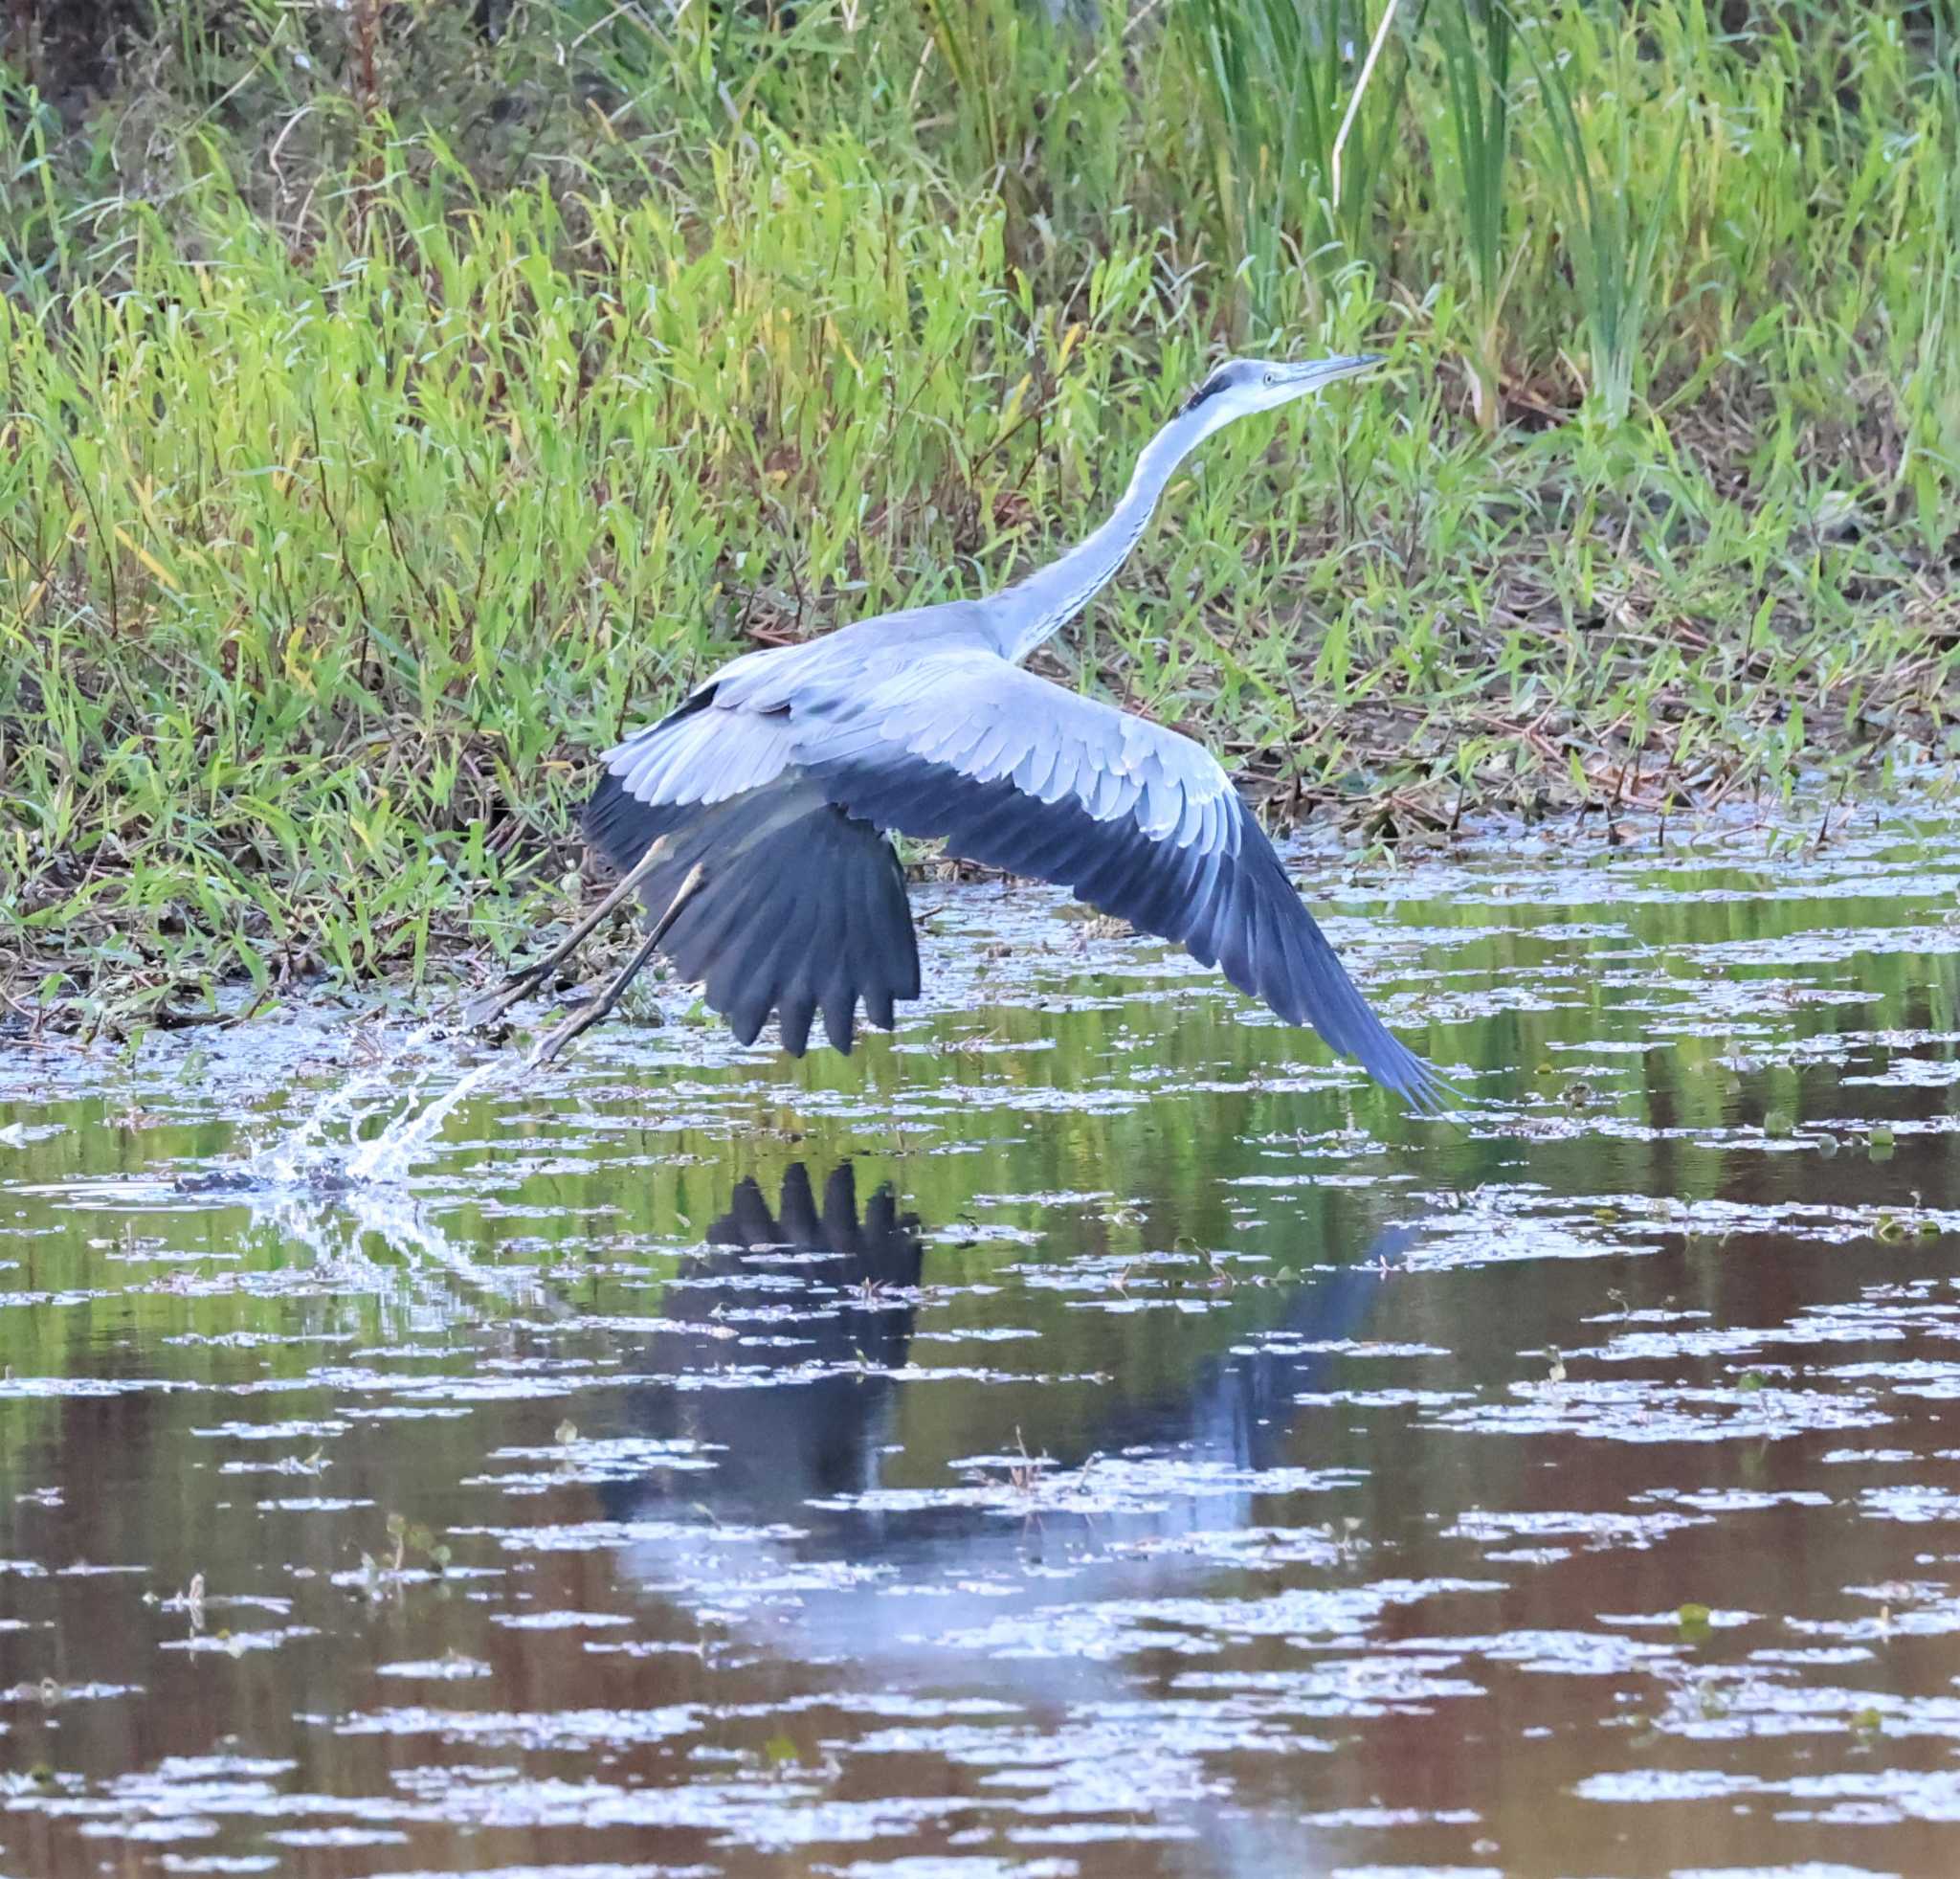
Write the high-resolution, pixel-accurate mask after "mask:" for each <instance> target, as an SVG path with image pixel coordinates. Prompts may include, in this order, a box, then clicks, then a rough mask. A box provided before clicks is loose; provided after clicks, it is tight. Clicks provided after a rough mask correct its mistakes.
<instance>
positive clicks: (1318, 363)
mask: <svg viewBox="0 0 1960 1879" xmlns="http://www.w3.org/2000/svg"><path fill="white" fill-rule="evenodd" d="M1381 362H1382V355H1381V354H1380V353H1379V352H1356V353H1353V354H1351V355H1350V356H1348V357H1346V358H1333V359H1306V360H1303V361H1301V362H1299V363H1298V364H1295V363H1293V362H1290V361H1288V360H1285V359H1228V360H1227V361H1226V362H1225V363H1224V364H1223V365H1222V366H1220V367H1219V368H1218V369H1217V370H1216V371H1214V372H1213V373H1212V375H1211V376H1210V377H1209V378H1207V379H1206V380H1205V382H1204V383H1203V384H1202V385H1200V386H1199V387H1198V389H1197V390H1196V391H1193V392H1192V394H1191V396H1190V397H1189V398H1187V399H1186V400H1185V402H1184V406H1183V409H1182V410H1180V411H1179V412H1178V415H1179V416H1180V417H1183V416H1185V415H1187V414H1190V413H1192V412H1194V411H1201V412H1204V413H1205V414H1207V415H1208V416H1209V417H1210V418H1211V420H1212V421H1211V423H1210V424H1208V425H1207V427H1206V429H1207V431H1208V432H1210V431H1214V430H1216V429H1217V427H1218V426H1219V425H1220V424H1229V423H1230V422H1231V421H1232V420H1233V419H1234V418H1235V417H1245V416H1248V415H1250V414H1252V413H1253V412H1256V411H1273V410H1275V409H1277V408H1278V407H1279V406H1281V405H1286V404H1291V403H1292V402H1293V400H1294V399H1295V398H1303V397H1304V396H1305V395H1306V394H1307V393H1308V392H1309V391H1319V390H1320V388H1321V387H1322V386H1323V385H1331V384H1333V382H1334V381H1335V380H1336V379H1337V378H1353V377H1354V376H1355V375H1356V374H1357V373H1359V372H1365V371H1372V370H1373V369H1375V367H1377V366H1378V365H1380V364H1381Z"/></svg>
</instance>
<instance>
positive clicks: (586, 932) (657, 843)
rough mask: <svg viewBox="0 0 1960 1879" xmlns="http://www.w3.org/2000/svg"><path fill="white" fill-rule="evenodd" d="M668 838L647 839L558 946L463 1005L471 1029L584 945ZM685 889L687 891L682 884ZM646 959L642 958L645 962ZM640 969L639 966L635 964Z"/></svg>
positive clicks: (655, 861) (669, 915)
mask: <svg viewBox="0 0 1960 1879" xmlns="http://www.w3.org/2000/svg"><path fill="white" fill-rule="evenodd" d="M666 846H667V839H666V837H664V836H656V837H655V838H654V839H653V840H652V841H650V842H648V843H647V852H646V853H645V854H644V855H642V856H641V857H640V858H639V860H638V861H635V863H634V864H633V866H632V867H631V868H630V869H628V871H627V872H626V873H625V874H623V875H621V876H620V878H619V881H618V883H617V884H615V885H614V887H613V889H612V892H611V893H610V894H608V895H607V896H606V898H605V899H604V900H603V901H601V902H600V903H599V905H598V906H595V907H594V908H593V909H592V910H591V912H590V913H589V914H587V915H586V917H585V918H584V919H583V920H581V921H580V922H579V923H578V925H577V926H576V927H574V928H572V929H571V931H570V932H568V934H566V936H565V938H564V939H563V940H561V941H560V942H559V944H558V946H557V948H556V949H555V950H554V951H551V952H550V953H548V954H547V955H546V957H545V958H543V959H540V960H539V961H538V962H537V963H536V964H535V965H531V966H521V967H519V968H518V970H517V971H516V972H514V973H509V974H508V975H507V976H506V977H505V979H504V981H503V983H502V984H501V985H500V986H498V987H497V988H496V989H495V990H494V991H491V992H486V993H485V994H484V995H482V996H481V997H480V998H477V999H474V1000H472V1002H471V1003H469V1004H468V1005H466V1006H464V1008H463V1022H464V1024H465V1025H467V1026H468V1027H469V1028H470V1029H471V1030H473V1031H474V1030H479V1029H480V1028H481V1027H482V1026H484V1025H486V1024H489V1023H492V1022H494V1021H495V1020H496V1019H497V1018H501V1017H502V1016H503V1014H504V1013H505V1012H507V1011H508V1010H509V1009H510V1008H511V1006H512V1005H514V1004H516V1003H517V1001H518V1000H519V999H520V998H525V997H528V996H529V995H531V994H532V993H533V992H535V991H536V990H537V989H538V987H539V986H541V985H543V984H544V983H545V981H546V979H547V978H549V977H550V976H551V974H552V973H555V972H556V971H557V970H558V968H559V967H560V966H562V965H564V963H565V962H566V960H568V959H569V958H570V957H571V955H572V954H573V953H574V952H576V951H578V949H579V948H580V947H581V946H583V945H584V944H585V942H586V940H587V938H588V937H589V936H590V933H591V932H592V930H593V928H596V927H597V926H598V925H599V923H600V922H601V921H602V920H604V919H605V918H606V916H607V915H608V914H610V913H611V912H612V909H613V908H614V907H616V906H618V905H619V904H620V902H621V901H623V900H625V899H626V898H627V897H628V896H629V895H630V894H632V892H633V890H634V889H635V887H637V886H638V885H639V884H640V883H641V882H642V881H644V880H645V879H646V878H647V876H648V875H650V874H651V873H653V871H654V869H655V868H657V867H658V866H659V864H660V861H662V859H663V858H664V855H665V851H666ZM683 891H686V888H685V884H683ZM677 911H678V908H676V907H672V906H670V907H669V908H668V909H667V911H666V914H665V915H664V916H663V918H664V919H665V920H668V921H671V920H672V919H673V917H674V915H675V913H676V912H677ZM642 963H643V962H642ZM635 970H637V968H635Z"/></svg>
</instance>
